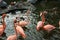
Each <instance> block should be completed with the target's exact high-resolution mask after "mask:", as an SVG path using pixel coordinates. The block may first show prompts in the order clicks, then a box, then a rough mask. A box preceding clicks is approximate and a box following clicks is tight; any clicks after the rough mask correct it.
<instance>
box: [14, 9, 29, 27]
mask: <svg viewBox="0 0 60 40" xmlns="http://www.w3.org/2000/svg"><path fill="white" fill-rule="evenodd" d="M29 13H30V10H29V9H28V10H27V12H26V13H25V15H26V16H27V17H28V15H29ZM16 19H18V17H17V18H16ZM15 21H16V20H15ZM28 24H29V20H28V21H25V20H22V21H19V24H18V25H19V26H21V27H24V26H26V25H28Z"/></svg>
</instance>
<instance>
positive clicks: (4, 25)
mask: <svg viewBox="0 0 60 40" xmlns="http://www.w3.org/2000/svg"><path fill="white" fill-rule="evenodd" d="M2 24H3V29H4V30H5V28H6V23H5V21H4V18H2Z"/></svg>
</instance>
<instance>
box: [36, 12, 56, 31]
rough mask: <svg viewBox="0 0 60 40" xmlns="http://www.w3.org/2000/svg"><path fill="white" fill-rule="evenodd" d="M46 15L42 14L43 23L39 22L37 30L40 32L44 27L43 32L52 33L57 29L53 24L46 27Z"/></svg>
mask: <svg viewBox="0 0 60 40" xmlns="http://www.w3.org/2000/svg"><path fill="white" fill-rule="evenodd" d="M44 13H45V12H43V13H41V14H40V15H42V21H41V22H40V21H39V22H38V24H37V30H39V29H40V28H41V27H42V29H43V30H45V31H47V32H50V31H52V30H53V29H55V28H56V27H55V26H53V25H51V24H47V25H45V26H44V22H45V17H44Z"/></svg>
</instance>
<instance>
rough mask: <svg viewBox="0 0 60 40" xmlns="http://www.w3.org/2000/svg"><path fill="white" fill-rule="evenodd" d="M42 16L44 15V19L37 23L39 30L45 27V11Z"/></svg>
mask: <svg viewBox="0 0 60 40" xmlns="http://www.w3.org/2000/svg"><path fill="white" fill-rule="evenodd" d="M40 16H42V21H39V22H38V23H37V27H36V29H37V31H39V30H40V28H42V27H43V25H44V22H45V17H44V13H43V12H41V13H40Z"/></svg>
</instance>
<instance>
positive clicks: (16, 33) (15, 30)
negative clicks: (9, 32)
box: [14, 22, 17, 36]
mask: <svg viewBox="0 0 60 40" xmlns="http://www.w3.org/2000/svg"><path fill="white" fill-rule="evenodd" d="M14 29H15V32H16V36H17V30H16V23H15V22H14Z"/></svg>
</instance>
